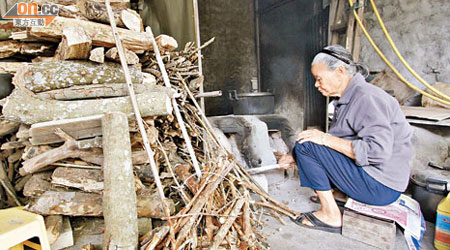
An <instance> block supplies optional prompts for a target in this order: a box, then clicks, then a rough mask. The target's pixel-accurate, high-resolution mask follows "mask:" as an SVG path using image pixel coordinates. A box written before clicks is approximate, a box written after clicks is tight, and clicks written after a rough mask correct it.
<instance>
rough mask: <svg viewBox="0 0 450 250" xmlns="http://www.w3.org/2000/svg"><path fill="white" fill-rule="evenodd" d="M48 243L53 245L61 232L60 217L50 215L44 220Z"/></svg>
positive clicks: (61, 222) (61, 221) (61, 218)
mask: <svg viewBox="0 0 450 250" xmlns="http://www.w3.org/2000/svg"><path fill="white" fill-rule="evenodd" d="M44 220H45V228H46V230H47V238H48V243H49V244H50V245H53V244H54V243H55V242H56V240H57V239H58V237H59V235H60V234H61V232H62V230H63V217H62V215H50V216H46V217H45V218H44Z"/></svg>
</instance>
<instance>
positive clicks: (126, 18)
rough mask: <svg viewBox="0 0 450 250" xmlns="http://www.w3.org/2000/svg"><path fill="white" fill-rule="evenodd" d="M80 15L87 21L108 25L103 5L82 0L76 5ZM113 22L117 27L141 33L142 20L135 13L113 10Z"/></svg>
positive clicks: (120, 9)
mask: <svg viewBox="0 0 450 250" xmlns="http://www.w3.org/2000/svg"><path fill="white" fill-rule="evenodd" d="M77 7H78V9H79V11H80V12H81V14H82V15H83V16H84V17H86V18H87V19H89V20H92V21H96V22H101V23H105V24H109V18H108V13H107V12H106V6H105V4H104V3H100V2H94V1H88V0H83V1H79V2H78V3H77ZM113 14H114V22H115V23H116V25H117V26H118V27H123V28H128V29H130V30H133V31H137V32H142V31H143V30H144V27H143V25H142V19H141V17H140V16H139V14H137V13H136V12H135V11H133V10H130V9H126V8H123V7H122V8H121V7H118V8H113Z"/></svg>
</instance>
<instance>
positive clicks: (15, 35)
mask: <svg viewBox="0 0 450 250" xmlns="http://www.w3.org/2000/svg"><path fill="white" fill-rule="evenodd" d="M9 38H11V39H13V40H21V41H30V40H32V41H35V39H32V38H31V36H29V34H28V32H27V31H26V30H22V31H14V32H11V35H10V36H9Z"/></svg>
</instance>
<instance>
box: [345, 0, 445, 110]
mask: <svg viewBox="0 0 450 250" xmlns="http://www.w3.org/2000/svg"><path fill="white" fill-rule="evenodd" d="M348 2H349V5H350V7H353V3H352V0H348ZM352 12H353V15H354V16H355V19H356V21H357V22H358V24H359V26H360V27H361V30H362V31H363V33H364V35H365V36H366V37H367V40H369V42H370V44H371V45H372V47H373V48H374V49H375V51H376V52H377V53H378V55H379V56H380V57H381V59H382V60H383V61H384V62H385V63H386V64H387V65H388V66H389V68H390V69H391V70H392V71H393V72H394V73H395V74H396V75H397V76H398V78H400V80H401V81H402V82H403V83H404V84H406V85H407V86H408V87H410V88H411V89H413V90H415V91H417V92H419V93H421V94H422V95H424V96H427V97H429V98H431V99H433V100H435V101H437V102H439V103H442V104H445V105H448V106H450V102H448V101H445V100H442V99H440V98H438V97H435V96H433V95H431V94H428V93H427V92H425V91H423V90H421V89H419V88H417V87H416V86H414V85H412V84H411V83H409V82H408V81H407V80H406V79H405V78H404V77H403V76H402V75H401V74H400V72H399V71H398V70H397V69H396V68H395V67H394V65H392V63H391V62H390V61H389V60H388V59H387V58H386V56H385V55H384V54H383V52H381V50H380V48H378V46H377V45H376V44H375V42H374V41H373V39H372V37H371V36H370V34H369V33H368V32H367V30H366V28H365V27H364V25H363V24H362V22H361V19H360V18H359V16H358V14H357V13H356V11H355V10H352Z"/></svg>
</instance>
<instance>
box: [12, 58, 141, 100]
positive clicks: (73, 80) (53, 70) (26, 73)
mask: <svg viewBox="0 0 450 250" xmlns="http://www.w3.org/2000/svg"><path fill="white" fill-rule="evenodd" d="M129 70H130V71H131V72H132V74H133V77H132V81H133V83H142V81H143V76H142V72H141V70H140V69H139V68H138V67H136V66H130V67H129ZM123 82H125V77H124V76H123V70H122V68H121V67H120V65H119V64H117V63H114V62H107V63H103V64H98V63H94V62H89V61H77V60H73V61H61V62H58V61H50V62H39V63H33V64H31V65H30V66H29V67H25V68H23V69H22V70H20V71H19V72H17V74H16V75H15V76H14V78H13V84H14V85H16V86H18V87H23V88H27V89H29V90H31V91H33V92H35V93H38V92H43V91H48V90H53V89H61V88H68V87H71V86H76V85H89V84H114V83H123Z"/></svg>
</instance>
